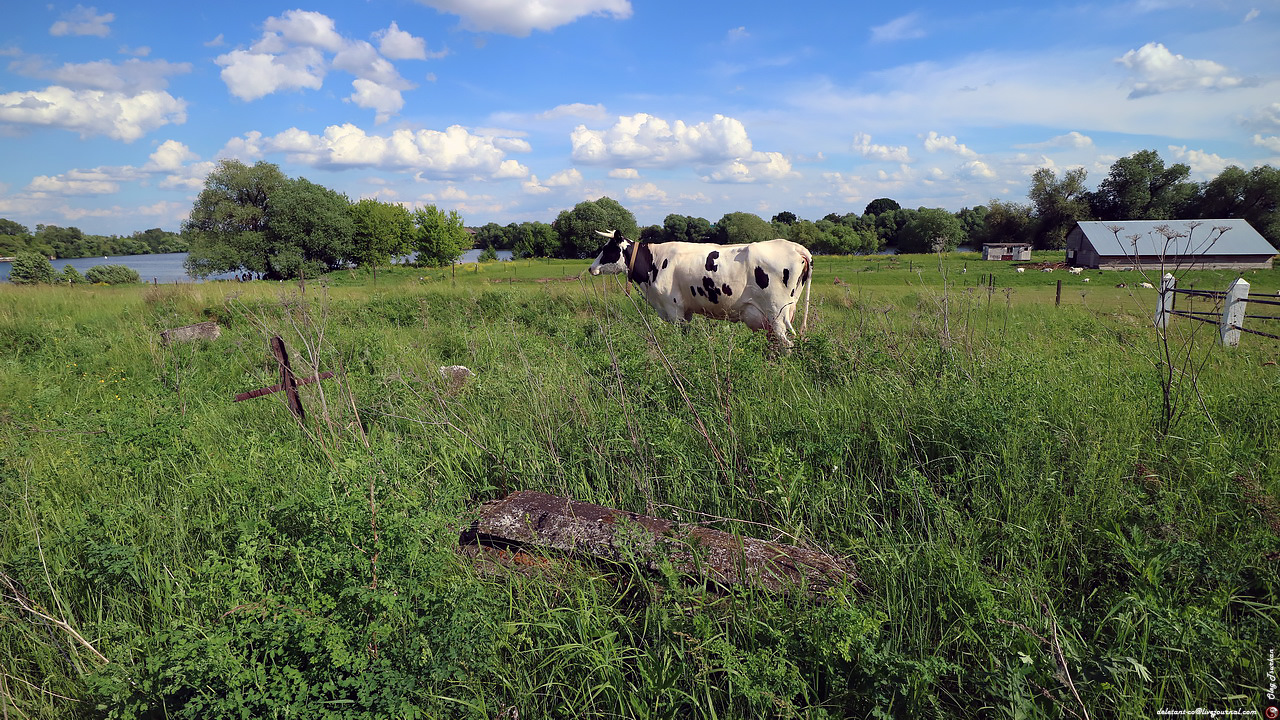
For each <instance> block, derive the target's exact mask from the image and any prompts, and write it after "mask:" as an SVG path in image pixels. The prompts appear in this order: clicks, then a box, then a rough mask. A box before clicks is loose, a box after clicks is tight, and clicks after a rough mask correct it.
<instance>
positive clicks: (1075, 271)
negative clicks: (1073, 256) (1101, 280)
mask: <svg viewBox="0 0 1280 720" xmlns="http://www.w3.org/2000/svg"><path fill="white" fill-rule="evenodd" d="M1067 272H1069V273H1071V274H1072V275H1079V274H1080V273H1082V272H1084V268H1067Z"/></svg>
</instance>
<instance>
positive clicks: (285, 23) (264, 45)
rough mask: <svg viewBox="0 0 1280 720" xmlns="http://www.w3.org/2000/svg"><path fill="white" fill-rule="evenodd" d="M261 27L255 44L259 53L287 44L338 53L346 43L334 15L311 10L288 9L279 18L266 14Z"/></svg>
mask: <svg viewBox="0 0 1280 720" xmlns="http://www.w3.org/2000/svg"><path fill="white" fill-rule="evenodd" d="M262 28H263V31H264V32H263V36H262V39H261V40H259V41H258V45H257V46H255V49H257V50H259V51H260V52H280V51H282V50H284V49H285V48H286V47H288V46H289V45H302V46H305V47H313V48H318V49H320V50H328V51H329V52H337V51H339V50H341V49H342V48H343V46H344V45H346V41H345V40H344V39H343V38H342V36H341V35H339V34H338V30H337V28H336V26H335V25H334V22H333V18H331V17H329V16H328V15H325V14H324V13H318V12H314V11H311V10H289V11H287V12H285V13H284V14H283V15H281V16H280V17H269V18H267V21H266V22H265V23H263V24H262Z"/></svg>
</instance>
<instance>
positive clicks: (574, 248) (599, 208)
mask: <svg viewBox="0 0 1280 720" xmlns="http://www.w3.org/2000/svg"><path fill="white" fill-rule="evenodd" d="M551 226H552V227H553V228H555V231H556V234H557V235H559V236H560V250H559V253H558V255H559V256H560V257H563V258H584V257H588V256H590V255H594V254H595V253H596V251H597V250H598V249H599V248H600V246H601V244H602V243H603V238H601V237H600V236H599V235H596V231H597V230H599V231H601V232H609V231H611V230H616V231H618V232H620V233H622V235H623V236H624V237H628V238H631V239H632V240H635V239H636V237H637V236H638V235H639V227H637V225H636V217H635V215H632V214H631V211H630V210H628V209H626V208H624V207H623V206H622V205H621V204H619V203H618V201H617V200H614V199H613V198H610V197H602V198H600V199H599V200H585V201H583V202H580V203H578V204H577V205H574V206H573V209H572V210H564V211H562V212H561V213H560V214H559V215H558V216H557V217H556V220H555V222H553V223H551Z"/></svg>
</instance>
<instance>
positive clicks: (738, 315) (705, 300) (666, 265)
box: [589, 230, 813, 347]
mask: <svg viewBox="0 0 1280 720" xmlns="http://www.w3.org/2000/svg"><path fill="white" fill-rule="evenodd" d="M596 232H597V234H599V235H602V236H604V237H607V238H609V242H607V243H605V246H604V247H603V248H602V249H601V250H600V255H599V256H598V257H596V261H595V262H594V263H592V264H591V268H590V269H589V272H590V273H591V274H592V275H616V274H619V273H623V272H626V273H627V279H628V280H630V281H631V282H633V283H635V284H636V286H637V287H639V288H640V291H641V293H642V294H643V295H644V299H645V300H646V301H648V303H649V304H650V305H652V306H653V308H654V309H655V310H657V311H658V314H659V315H661V316H662V319H664V320H666V321H667V322H687V321H688V320H689V319H690V318H691V317H693V315H694V314H698V315H706V316H707V317H713V318H718V319H721V320H730V321H736V322H742V323H746V325H747V327H749V328H751V329H752V330H764V331H765V332H767V333H768V334H769V335H770V336H771V337H776V338H777V339H778V341H779V342H781V343H782V345H783V346H785V347H790V346H791V339H790V337H789V335H790V333H792V332H793V331H794V330H795V328H793V327H792V325H791V320H792V319H793V318H794V317H795V314H796V305H797V304H798V301H799V297H800V292H801V290H803V291H804V298H805V303H806V304H805V318H806V319H807V318H808V314H809V308H808V302H809V290H810V284H809V275H810V272H811V271H812V269H813V256H812V255H810V254H809V251H808V250H806V249H805V247H804V246H803V245H797V244H796V243H793V242H791V241H790V240H783V239H781V238H779V239H777V240H769V241H767V242H758V243H751V244H748V245H711V244H703V243H687V242H668V243H645V242H642V243H638V244H635V243H632V241H630V240H628V239H626V238H625V237H622V235H621V234H620V233H618V232H617V231H616V230H615V231H613V232H607V233H606V232H600V231H599V230H597V231H596ZM803 325H804V323H803V322H802V323H801V326H802V329H803Z"/></svg>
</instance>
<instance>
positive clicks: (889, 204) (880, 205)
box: [862, 198, 902, 215]
mask: <svg viewBox="0 0 1280 720" xmlns="http://www.w3.org/2000/svg"><path fill="white" fill-rule="evenodd" d="M901 209H902V206H901V205H899V204H898V201H897V200H893V199H891V198H876V199H875V200H872V201H871V202H869V203H867V209H865V210H863V211H862V214H863V215H879V214H880V213H883V212H887V211H889V210H901Z"/></svg>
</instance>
